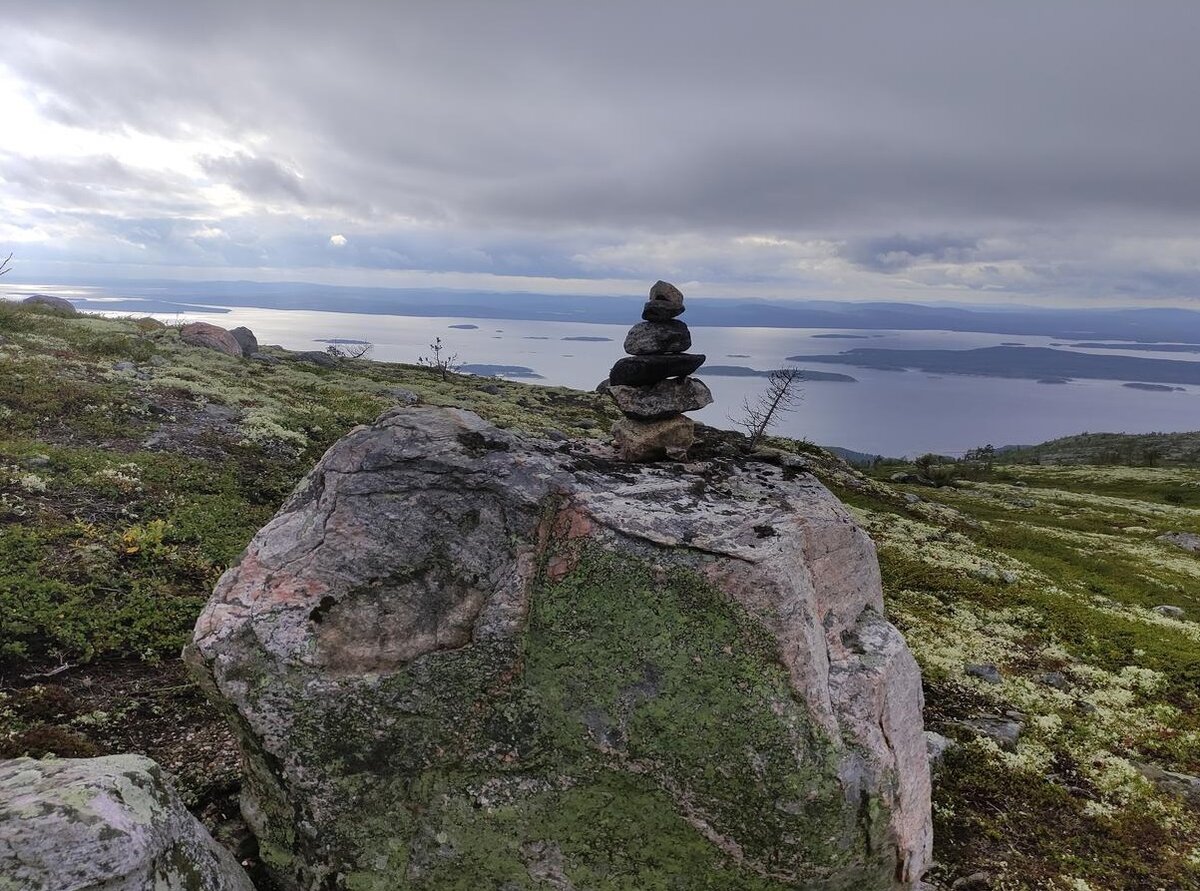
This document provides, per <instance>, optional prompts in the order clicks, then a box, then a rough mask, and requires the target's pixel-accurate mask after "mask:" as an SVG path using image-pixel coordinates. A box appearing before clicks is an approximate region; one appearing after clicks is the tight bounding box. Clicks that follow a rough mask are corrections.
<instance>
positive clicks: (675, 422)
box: [599, 281, 713, 461]
mask: <svg viewBox="0 0 1200 891" xmlns="http://www.w3.org/2000/svg"><path fill="white" fill-rule="evenodd" d="M682 314H683V293H682V292H681V291H680V290H679V289H678V288H676V287H675V286H674V285H672V284H668V283H667V282H661V281H660V282H655V284H654V287H652V288H651V289H650V299H649V300H648V301H647V302H646V305H645V307H644V308H643V309H642V318H643V319H644V320H645V321H643V322H639V323H638V324H636V325H634V326H633V327H632V328H630V329H629V334H628V335H627V336H626V337H625V352H627V353H629V355H628V356H626V357H625V358H624V359H619V360H618V361H617V363H616V364H615V365H614V366H613V367H612V370H611V371H610V372H609V373H608V380H606V381H605V382H604V383H602V384H601V385H600V387H599V389H600V390H601V391H602V392H607V393H608V395H609V396H611V397H612V399H613V401H614V402H616V403H617V408H619V409H620V410H621V411H622V412H623V413H624V415H625V417H624V418H623V419H621V420H620V421H617V423H616V424H614V425H613V429H612V434H613V441H614V442H615V444H616V446H617V449H618V451H619V452H620V456H621V458H622V459H623V460H625V461H658V460H661V459H663V458H673V459H677V460H680V459H683V458H685V457H687V450H688V449H689V448H690V447H691V445H692V442H693V440H694V439H695V427H696V425H695V423H694V422H693V421H692V420H691V419H690V418H687V417H684V415H683V412H685V411H696V410H697V409H701V408H704V406H706V405H709V404H711V403H712V401H713V399H712V393H711V392H710V391H709V389H708V387H706V386H705V385H704V382H703V381H700V380H697V379H696V378H694V377H688V375H690V374H691V373H692V372H693V371H695V370H696V369H697V368H699V367H700V366H701V365H703V364H704V359H705V356H703V355H701V354H699V353H689V352H687V350H688V348H690V347H691V345H692V335H691V332H690V331H688V327H687V325H685V324H684V323H683V322H681V321H679V319H678V318H676V317H677V316H679V315H682Z"/></svg>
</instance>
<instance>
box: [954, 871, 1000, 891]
mask: <svg viewBox="0 0 1200 891" xmlns="http://www.w3.org/2000/svg"><path fill="white" fill-rule="evenodd" d="M990 887H992V876H991V873H987V872H973V873H971V874H970V875H969V876H963V877H962V878H961V879H955V880H954V882H953V884H951V885H950V891H987V889H988V888H990Z"/></svg>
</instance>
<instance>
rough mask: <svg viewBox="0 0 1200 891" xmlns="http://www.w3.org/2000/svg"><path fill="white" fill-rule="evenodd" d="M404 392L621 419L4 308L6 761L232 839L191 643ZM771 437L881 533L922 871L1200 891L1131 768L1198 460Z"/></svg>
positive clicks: (1151, 724)
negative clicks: (258, 543) (932, 480)
mask: <svg viewBox="0 0 1200 891" xmlns="http://www.w3.org/2000/svg"><path fill="white" fill-rule="evenodd" d="M268 352H270V351H268ZM277 355H279V356H280V357H282V356H283V355H284V354H283V353H281V352H279V353H277ZM398 388H399V389H403V390H407V391H411V392H413V393H416V394H417V395H418V396H419V397H421V398H422V399H425V400H427V401H429V402H433V403H437V404H446V405H461V406H463V407H466V408H470V409H472V410H474V411H477V412H479V413H480V414H481V415H483V416H484V417H486V418H489V419H490V420H493V421H494V422H496V423H498V424H500V425H503V426H511V427H517V428H522V429H528V430H531V431H536V432H543V433H545V432H549V431H551V430H558V431H561V432H562V433H564V434H566V435H569V436H589V435H600V433H601V431H602V430H604V429H605V428H606V427H607V425H608V423H609V421H610V419H611V418H612V414H611V409H610V408H609V407H608V406H607V405H606V404H605V403H604V402H603V401H602V400H600V399H598V398H597V397H594V396H591V395H588V394H583V393H577V392H573V391H569V390H562V389H554V388H547V387H536V386H531V385H524V384H517V383H511V382H505V381H491V380H483V379H477V378H470V377H457V376H450V377H449V379H447V380H445V381H443V380H442V379H441V377H440V376H439V375H437V374H436V373H433V372H431V371H430V370H428V369H423V368H418V367H413V366H405V365H396V364H386V363H372V362H366V361H347V362H343V363H341V364H340V365H339V366H338V367H337V368H334V369H323V368H318V367H316V366H313V365H309V364H303V363H296V362H291V361H282V362H280V363H279V364H276V365H270V364H264V363H254V362H247V361H243V360H237V359H231V358H228V357H225V356H222V355H220V354H218V353H214V352H210V351H205V350H201V349H197V348H192V347H188V346H186V345H184V344H182V343H181V342H180V340H179V338H178V333H177V332H176V331H175V330H173V329H171V328H161V327H155V326H150V325H145V324H139V323H137V322H134V321H132V320H101V319H95V318H77V319H64V318H59V317H55V316H53V315H49V314H44V313H37V312H32V311H29V310H27V309H22V308H16V307H12V306H8V305H3V304H0V756H12V755H18V754H25V753H28V754H33V755H45V754H58V755H64V756H65V755H83V754H96V753H108V752H118V751H136V752H143V753H145V754H148V755H150V756H151V757H154V758H155V759H156V760H159V761H160V762H161V763H163V764H164V765H165V766H167V767H168V769H170V770H172V771H173V772H174V773H175V774H176V775H177V776H178V777H179V782H180V786H181V788H182V791H183V792H184V794H185V797H186V798H187V800H188V801H189V802H190V803H191V804H192V805H193V806H194V808H195V809H196V810H197V812H198V813H200V814H201V815H202V817H203V818H204V819H205V820H206V821H207V822H209V823H210V825H214V826H216V827H217V828H218V830H220V829H221V828H222V827H221V823H222V820H223V819H224V818H225V817H227V816H228V815H229V814H230V813H231V812H232V811H233V810H234V808H233V805H232V800H233V798H232V795H233V793H234V792H235V791H236V788H237V784H238V782H239V776H238V767H237V760H236V757H235V753H234V751H233V747H232V740H231V738H230V736H229V733H228V732H227V731H226V730H225V728H224V725H223V724H222V722H221V720H220V718H219V717H218V716H217V715H216V714H215V713H214V712H213V710H212V709H211V708H210V707H209V706H208V704H207V703H206V702H205V701H204V699H203V697H202V696H200V695H199V693H198V691H197V690H196V689H195V688H194V687H193V686H192V684H191V682H190V681H189V680H188V679H187V677H186V676H185V675H184V673H183V672H182V670H181V669H180V667H179V663H178V659H177V655H178V651H179V648H180V646H181V645H182V643H183V642H184V640H185V639H186V638H187V636H188V635H189V633H190V630H191V627H192V624H193V622H194V620H195V617H196V614H197V613H198V611H199V609H200V607H201V605H202V604H203V602H204V601H205V600H206V598H207V596H208V592H209V591H210V590H211V587H212V584H213V582H214V581H215V579H216V577H217V576H218V575H219V574H220V572H221V571H222V569H223V568H224V567H225V566H227V565H228V564H229V562H230V561H232V560H234V559H236V556H237V554H238V553H239V552H240V550H241V549H242V547H244V546H245V544H246V542H247V541H248V540H249V539H250V537H251V536H252V534H253V533H254V531H255V530H256V529H257V528H258V527H259V526H261V525H262V523H263V522H265V520H266V519H267V518H268V517H269V516H270V515H271V514H272V513H273V512H274V511H275V509H276V508H277V507H278V505H279V503H280V502H281V501H282V499H283V498H284V497H285V495H286V493H287V492H288V491H290V489H291V487H292V486H293V485H294V484H295V482H296V481H297V480H298V479H299V478H300V477H301V476H302V475H303V473H304V472H305V471H306V470H307V469H308V468H309V467H310V466H311V465H312V463H313V462H314V461H315V459H316V458H317V457H318V456H319V455H320V454H321V453H322V451H323V450H324V449H325V448H327V447H328V445H329V444H330V443H332V442H333V441H334V440H335V439H336V438H337V437H338V436H340V435H341V434H342V433H344V432H345V431H346V430H348V429H349V428H350V427H352V426H354V425H355V424H359V423H364V422H369V421H370V420H372V419H373V418H374V417H375V416H376V415H377V414H378V413H379V412H380V411H381V410H383V409H384V408H386V407H388V406H389V405H391V404H393V403H394V402H395V401H396V400H397V399H399V398H402V395H403V394H400V393H398V392H397V390H398ZM776 445H778V446H780V447H782V448H786V449H789V450H798V451H803V452H804V453H805V454H806V455H807V456H808V458H809V459H810V461H811V463H812V465H813V467H814V470H815V471H816V472H817V473H818V475H819V476H821V477H822V479H823V480H824V481H825V482H826V483H827V484H828V485H830V487H831V488H832V489H833V491H834V492H835V493H836V494H838V495H839V497H841V498H843V500H845V501H846V502H847V503H848V504H849V505H850V506H851V507H852V510H853V511H854V513H855V515H856V516H857V517H858V519H859V520H860V522H862V523H863V525H864V526H865V527H866V528H867V529H868V530H869V531H870V533H871V534H872V536H873V537H874V538H875V540H876V542H877V544H878V545H879V554H880V562H881V566H882V569H883V574H884V583H885V593H886V596H887V600H888V607H889V610H890V612H891V616H892V618H893V619H894V620H895V621H896V622H897V624H898V625H899V626H900V627H901V628H902V630H903V631H904V632H905V635H906V637H907V639H908V641H909V643H910V646H912V648H913V650H914V652H915V653H916V655H917V658H918V661H919V662H920V663H921V666H922V669H923V671H924V675H925V682H926V695H927V711H926V723H927V726H928V727H930V728H932V729H934V730H937V731H939V732H942V733H944V734H946V735H947V736H950V737H952V738H953V739H955V740H956V741H957V743H958V744H957V746H956V747H955V748H953V749H951V751H950V752H949V753H948V755H947V756H946V758H945V761H944V762H943V765H942V766H941V767H940V768H939V770H938V772H937V774H936V777H935V825H936V832H937V840H936V851H935V857H936V859H937V861H938V865H937V867H936V869H935V871H934V873H933V876H932V877H933V878H934V880H935V881H937V882H938V883H941V884H945V885H949V883H950V882H951V881H953V880H954V879H956V878H959V877H962V876H966V875H968V874H971V873H974V872H978V871H986V872H987V873H989V874H990V875H991V877H992V878H991V881H992V886H993V887H995V888H1002V889H1025V888H1061V889H1074V891H1083V889H1088V888H1091V889H1095V891H1101V889H1104V891H1108V889H1187V888H1200V821H1198V819H1197V806H1196V804H1195V802H1192V803H1191V804H1189V803H1188V802H1186V801H1184V800H1183V799H1180V798H1177V797H1174V796H1173V795H1172V794H1170V793H1168V792H1165V791H1162V790H1159V789H1156V788H1155V787H1154V786H1153V785H1152V784H1151V783H1150V781H1148V780H1146V779H1144V777H1143V775H1142V772H1141V769H1140V766H1141V765H1153V766H1156V767H1159V768H1164V769H1168V770H1173V771H1178V772H1183V773H1190V774H1197V773H1200V692H1198V690H1200V556H1197V555H1195V554H1191V553H1187V552H1185V551H1182V550H1179V549H1177V548H1175V547H1174V546H1172V545H1169V544H1166V543H1164V542H1160V541H1157V540H1156V536H1157V535H1159V534H1161V533H1162V532H1167V531H1200V471H1198V470H1194V469H1189V468H1188V467H1183V466H1174V467H1166V468H1140V467H1139V468H1132V467H1122V466H1062V465H1057V466H1046V465H1042V466H1009V467H1005V468H1001V469H999V470H998V471H997V472H995V473H993V474H991V475H990V477H988V478H986V479H983V480H980V481H976V482H972V483H967V484H964V485H963V486H961V487H958V488H952V487H946V488H941V489H936V490H934V489H929V488H924V487H919V486H909V485H904V484H893V483H890V482H887V481H886V480H875V479H869V478H867V477H865V476H863V475H862V474H861V473H859V472H857V471H852V470H850V469H849V468H847V467H846V466H845V465H844V464H841V463H840V462H839V461H837V460H836V459H834V458H832V457H830V456H827V455H825V454H824V453H822V452H819V451H818V450H815V449H814V448H813V447H811V446H805V445H801V444H797V443H791V442H784V441H778V442H776ZM906 495H907V496H909V497H908V498H906V497H905V496H906ZM912 496H916V497H918V498H919V499H920V500H919V501H914V500H913V499H912ZM1156 606H1176V607H1180V608H1182V609H1183V610H1184V611H1185V612H1184V614H1183V618H1174V617H1171V616H1167V615H1162V614H1161V613H1159V612H1156V611H1155V610H1154V607H1156ZM546 618H547V621H550V620H552V619H554V617H553V616H551V615H548V616H547V617H546ZM555 621H557V620H555ZM971 664H993V665H995V666H996V667H997V668H998V670H999V673H1000V680H999V683H989V682H988V681H987V680H984V679H981V678H979V677H976V676H974V675H972V674H968V673H967V671H966V667H967V666H968V665H971ZM1006 713H1011V714H1010V715H1006ZM981 714H991V715H1001V716H1006V717H1011V718H1012V719H1015V720H1019V721H1020V722H1021V723H1022V725H1023V732H1022V736H1021V739H1020V741H1019V743H1018V745H1017V746H1016V748H1015V750H1013V751H1009V750H1006V749H1002V748H1000V747H999V746H997V745H996V744H995V743H993V742H991V741H990V740H988V739H986V738H983V737H980V736H978V735H977V734H976V733H975V732H974V731H972V730H970V729H968V727H967V726H966V725H965V723H964V722H967V721H969V720H970V719H972V718H974V717H977V716H978V715H981ZM633 729H636V728H633ZM610 791H611V790H610ZM598 801H599V799H598ZM600 803H601V804H603V802H600ZM578 804H579V806H580V807H586V806H587V802H585V801H581V802H579V803H578ZM647 806H649V805H647ZM597 807H598V808H599V805H597ZM610 812H611V811H610ZM601 813H602V811H601V810H598V811H597V814H598V817H597V819H600V816H599V815H600V814H601ZM614 831H616V830H615V829H614Z"/></svg>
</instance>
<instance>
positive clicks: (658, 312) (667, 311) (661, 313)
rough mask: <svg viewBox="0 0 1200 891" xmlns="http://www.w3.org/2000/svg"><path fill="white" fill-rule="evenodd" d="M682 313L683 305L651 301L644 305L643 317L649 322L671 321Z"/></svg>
mask: <svg viewBox="0 0 1200 891" xmlns="http://www.w3.org/2000/svg"><path fill="white" fill-rule="evenodd" d="M682 313H683V307H682V306H669V305H667V304H666V303H654V302H651V303H647V304H646V305H645V306H643V307H642V318H643V319H645V320H646V321H647V322H669V321H671V319H673V318H675V317H676V316H678V315H681V314H682Z"/></svg>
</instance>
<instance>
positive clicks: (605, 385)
mask: <svg viewBox="0 0 1200 891" xmlns="http://www.w3.org/2000/svg"><path fill="white" fill-rule="evenodd" d="M611 386H612V385H611V384H610V383H609V382H608V378H605V379H604V380H602V381H600V383H598V384H596V392H597V393H607V392H608V390H609V387H611Z"/></svg>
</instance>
